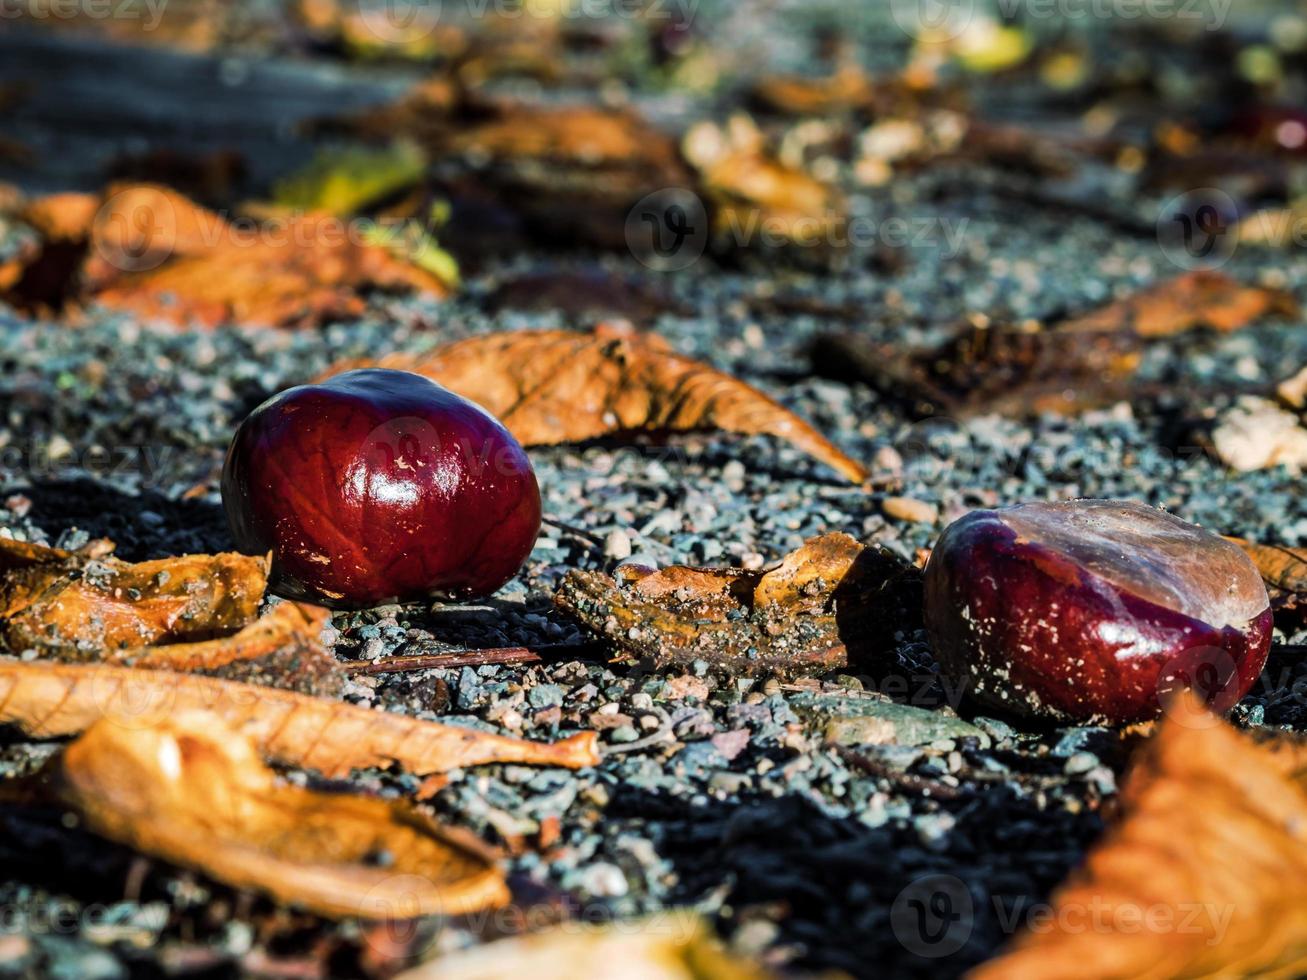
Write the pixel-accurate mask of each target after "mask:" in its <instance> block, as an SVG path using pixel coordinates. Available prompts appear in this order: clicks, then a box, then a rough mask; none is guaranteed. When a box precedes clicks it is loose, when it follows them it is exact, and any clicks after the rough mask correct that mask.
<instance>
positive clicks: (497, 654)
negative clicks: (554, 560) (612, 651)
mask: <svg viewBox="0 0 1307 980" xmlns="http://www.w3.org/2000/svg"><path fill="white" fill-rule="evenodd" d="M601 648H603V644H601V643H598V642H595V641H587V642H584V643H542V644H540V645H538V646H536V647H535V649H531V648H529V647H487V648H486V649H484V650H449V651H447V652H445V653H416V654H411V655H407V656H401V657H382V658H381V659H380V660H373V661H370V662H368V663H359V664H356V665H354V666H352V667H351V668H350V672H351V673H355V674H398V673H402V672H404V671H407V670H431V669H434V668H439V667H480V666H482V665H484V664H497V665H501V666H502V665H505V664H508V665H512V664H538V663H540V662H542V661H543V660H544V658H545V656H546V655H548V656H550V657H556V656H557V655H558V654H559V653H562V652H564V651H567V652H569V653H575V654H577V655H582V654H586V653H591V652H593V651H594V650H596V649H601Z"/></svg>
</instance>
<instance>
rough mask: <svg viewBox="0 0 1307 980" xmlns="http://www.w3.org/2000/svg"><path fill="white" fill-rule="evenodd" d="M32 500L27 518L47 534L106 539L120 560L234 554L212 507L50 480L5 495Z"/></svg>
mask: <svg viewBox="0 0 1307 980" xmlns="http://www.w3.org/2000/svg"><path fill="white" fill-rule="evenodd" d="M9 492H10V493H19V494H22V495H24V496H25V497H27V498H28V499H30V500H31V501H32V509H31V510H30V511H29V512H28V517H29V518H30V519H31V520H32V522H33V523H35V524H37V525H38V526H40V527H41V528H43V529H44V530H45V532H46V533H47V534H48V535H50V538H51V540H52V541H56V540H58V539H59V537H60V536H61V535H64V534H65V533H71V532H73V531H84V532H86V534H88V535H89V536H90V537H92V538H110V539H112V540H113V541H114V542H115V543H116V544H117V545H118V547H117V549H116V550H115V551H114V554H115V555H117V556H118V557H119V558H122V559H124V560H125V561H146V560H148V559H151V558H163V557H166V556H169V555H184V554H192V553H201V552H209V553H212V552H218V551H232V550H235V547H236V544H235V542H234V541H232V538H231V533H230V532H229V531H228V530H227V519H226V517H225V516H224V515H223V512H222V508H221V507H219V506H218V505H217V504H213V503H208V502H206V501H202V500H175V499H172V498H170V497H165V496H164V495H163V494H161V493H158V492H156V491H153V490H144V491H142V492H141V493H140V495H139V496H137V495H132V494H127V493H124V492H122V491H121V490H117V489H115V488H113V487H111V486H108V485H106V484H103V483H97V482H95V481H94V480H53V481H49V482H41V483H34V484H31V485H29V486H17V487H13V488H11V489H10V490H9Z"/></svg>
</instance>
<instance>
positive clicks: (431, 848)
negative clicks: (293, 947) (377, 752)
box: [36, 711, 509, 919]
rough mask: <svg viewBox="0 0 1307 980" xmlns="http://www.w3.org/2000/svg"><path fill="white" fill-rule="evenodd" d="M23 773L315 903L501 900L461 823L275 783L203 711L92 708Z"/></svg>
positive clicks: (382, 910)
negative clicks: (129, 713)
mask: <svg viewBox="0 0 1307 980" xmlns="http://www.w3.org/2000/svg"><path fill="white" fill-rule="evenodd" d="M36 778H37V779H38V780H39V781H40V782H42V783H43V784H44V788H45V789H46V791H47V792H48V793H49V794H50V795H52V796H53V797H54V798H55V799H56V800H58V801H59V802H61V803H62V804H64V805H65V806H68V807H70V808H72V809H73V810H75V811H76V812H77V813H78V814H79V815H80V816H81V818H82V820H83V822H84V823H85V825H86V826H87V828H88V829H89V830H91V831H92V832H94V833H96V834H99V835H101V836H103V837H107V838H110V839H111V840H115V841H117V842H119V843H121V844H125V845H127V846H129V847H131V848H134V849H135V850H138V851H140V852H142V853H144V854H150V855H155V856H158V857H162V858H164V859H165V860H168V861H171V862H172V863H174V864H178V865H182V866H184V867H188V868H193V869H196V870H198V871H202V872H204V873H205V874H208V875H210V876H212V877H214V878H216V879H218V880H220V881H223V882H226V883H227V884H229V885H233V886H235V887H237V888H252V889H256V890H258V891H261V892H264V893H266V894H268V895H271V896H272V897H273V898H275V899H276V900H277V901H279V902H284V903H288V904H294V905H298V906H302V907H304V908H307V909H309V910H310V911H312V912H315V913H318V914H320V915H326V916H332V917H344V916H360V917H363V918H387V919H390V918H413V917H415V916H420V915H433V914H446V915H451V914H459V913H464V912H470V911H474V910H476V909H481V908H487V907H494V906H498V905H503V904H504V903H506V902H507V901H508V897H509V895H508V887H507V885H505V883H504V880H503V877H502V875H501V874H500V873H499V871H498V870H497V869H496V868H495V867H494V865H493V863H492V856H491V854H490V853H489V852H488V851H487V849H486V848H485V847H484V846H482V845H481V844H480V843H479V842H477V841H476V840H475V838H473V837H471V835H465V834H460V833H457V832H454V831H451V830H448V829H446V828H443V827H441V826H440V825H438V824H436V823H435V822H434V821H432V820H430V819H429V818H427V817H426V816H424V815H423V814H422V813H421V812H419V811H417V810H415V809H413V808H412V807H410V806H409V805H407V804H405V803H400V802H390V801H385V800H379V799H371V798H366V797H359V796H345V795H330V794H326V793H320V792H315V791H312V790H308V789H303V788H301V787H298V786H293V785H288V784H286V783H283V782H281V781H280V780H279V779H278V778H277V776H276V775H275V774H274V773H273V771H272V770H271V769H269V768H267V766H265V765H264V764H263V762H262V761H261V760H260V759H259V756H258V752H257V750H256V748H255V746H254V743H253V742H251V741H250V739H249V738H248V737H246V736H244V735H242V734H241V733H240V732H238V731H236V730H235V729H233V728H231V727H229V726H228V725H227V724H226V723H225V722H224V721H223V719H222V718H221V717H219V716H217V715H214V714H211V713H208V712H203V711H190V712H186V713H182V714H179V715H175V716H172V717H169V718H165V719H160V721H159V722H158V723H157V724H154V725H151V726H149V727H144V728H129V727H124V726H121V725H118V724H116V723H115V722H114V721H112V720H109V719H102V720H100V721H98V722H96V723H95V724H93V725H92V726H91V727H90V728H89V729H87V731H86V733H85V734H84V735H82V736H81V737H80V738H78V739H77V741H75V742H73V743H72V744H71V745H69V746H68V748H67V749H65V750H64V752H63V753H62V754H61V755H60V756H58V757H56V758H55V759H54V760H53V761H52V762H51V763H50V764H49V765H48V766H47V768H46V769H45V770H44V771H43V772H42V773H40V774H38V776H37V777H36ZM383 857H384V860H382V858H383Z"/></svg>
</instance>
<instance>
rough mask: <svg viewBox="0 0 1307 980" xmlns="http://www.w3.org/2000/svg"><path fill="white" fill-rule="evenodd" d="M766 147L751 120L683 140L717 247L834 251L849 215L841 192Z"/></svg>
mask: <svg viewBox="0 0 1307 980" xmlns="http://www.w3.org/2000/svg"><path fill="white" fill-rule="evenodd" d="M763 143H764V141H763V137H762V133H761V132H760V131H759V130H758V128H757V126H755V125H754V124H753V121H752V120H750V119H749V118H748V117H747V116H736V117H734V118H733V119H731V120H730V121H729V122H728V123H727V124H726V125H725V126H718V125H717V124H715V123H711V122H701V123H697V124H696V125H694V126H692V127H691V128H690V129H689V131H688V132H687V133H686V134H685V138H684V139H683V140H682V153H683V154H684V155H685V158H686V159H687V160H689V161H690V163H691V164H692V165H693V166H694V167H695V168H696V169H697V170H698V172H699V178H700V185H701V187H702V190H703V192H704V194H705V195H706V196H707V197H708V199H709V200H710V201H711V202H712V203H713V205H714V207H713V218H712V224H713V233H714V237H715V239H716V240H717V241H718V243H719V244H721V245H723V246H730V247H748V246H750V245H756V244H758V243H762V244H764V245H765V244H768V243H769V242H771V241H775V240H782V241H787V242H792V243H794V244H797V245H801V246H807V247H814V246H827V247H828V248H830V247H834V246H835V244H836V243H837V242H842V241H843V238H842V237H841V235H840V232H841V231H842V229H843V227H844V224H845V217H846V210H845V202H844V200H843V198H842V197H841V196H840V194H839V193H838V191H836V190H835V188H833V187H831V186H829V185H827V184H825V183H823V182H821V181H819V180H817V179H816V178H815V177H812V176H811V175H809V174H807V173H805V172H804V171H802V170H799V169H797V168H795V167H791V166H787V165H786V164H784V163H782V162H781V161H780V160H778V159H776V158H775V157H774V156H772V155H771V154H769V153H768V152H767V150H766V148H765V146H764V145H763Z"/></svg>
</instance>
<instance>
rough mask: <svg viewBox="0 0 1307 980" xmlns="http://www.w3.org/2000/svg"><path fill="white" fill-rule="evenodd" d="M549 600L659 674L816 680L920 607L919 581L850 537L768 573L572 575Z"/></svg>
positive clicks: (815, 543)
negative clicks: (809, 676)
mask: <svg viewBox="0 0 1307 980" xmlns="http://www.w3.org/2000/svg"><path fill="white" fill-rule="evenodd" d="M627 572H630V570H629V569H628V570H627ZM555 601H556V602H557V603H558V605H559V606H561V607H562V608H563V609H565V610H567V611H568V612H570V613H571V614H572V615H574V616H575V617H576V618H577V619H579V620H581V622H583V623H585V624H586V625H587V626H589V627H590V628H591V629H593V630H595V631H596V632H598V633H601V634H603V635H604V636H606V637H608V638H609V639H610V640H612V641H613V643H614V644H616V645H617V647H618V648H619V649H621V650H622V651H624V652H625V653H627V654H628V655H631V656H634V657H647V658H649V659H651V660H652V661H653V662H654V663H655V664H658V665H660V666H661V665H663V664H682V665H685V664H690V663H692V662H693V661H695V660H706V661H708V662H709V663H712V664H714V665H715V666H720V667H725V668H729V669H731V670H733V671H735V672H737V673H741V674H746V673H756V672H758V671H775V672H779V673H783V674H799V673H814V672H815V673H822V672H825V671H828V670H833V669H836V668H841V667H848V666H849V665H850V664H853V663H856V662H860V661H863V660H865V659H866V658H868V657H869V656H871V655H874V654H875V653H876V652H877V651H879V650H880V649H882V648H883V647H884V645H885V641H886V640H887V638H888V637H889V635H890V633H891V632H892V631H890V630H888V629H887V627H886V624H887V623H889V622H891V621H892V620H893V619H894V617H897V616H901V615H902V612H903V610H904V609H914V608H919V606H920V572H919V571H918V570H917V569H915V568H913V567H912V566H911V565H909V564H908V563H907V562H905V561H902V560H900V559H898V558H896V557H894V556H893V555H891V554H889V553H888V552H886V551H882V550H880V549H878V548H871V547H865V546H863V545H861V544H859V543H858V542H857V541H855V540H854V539H853V538H851V537H849V535H847V534H826V535H822V536H820V537H816V538H811V539H810V540H808V541H807V542H806V543H805V544H804V546H803V547H802V548H800V549H799V550H798V551H795V552H793V553H792V554H789V555H787V556H786V557H785V558H784V559H783V560H782V561H781V563H780V564H779V565H777V566H776V567H775V568H773V569H771V570H769V571H766V572H760V571H759V572H749V571H741V570H735V569H722V568H718V569H713V568H690V567H687V566H684V565H672V566H670V567H668V568H664V569H660V570H659V571H656V572H648V573H647V574H643V575H639V576H638V577H635V578H633V579H631V578H630V577H629V576H627V577H626V580H618V579H614V578H612V577H610V576H607V575H604V574H602V573H599V572H582V571H573V572H569V573H568V574H567V576H566V577H565V578H564V579H563V583H562V585H561V587H560V588H559V591H558V594H557V596H556V598H555Z"/></svg>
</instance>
